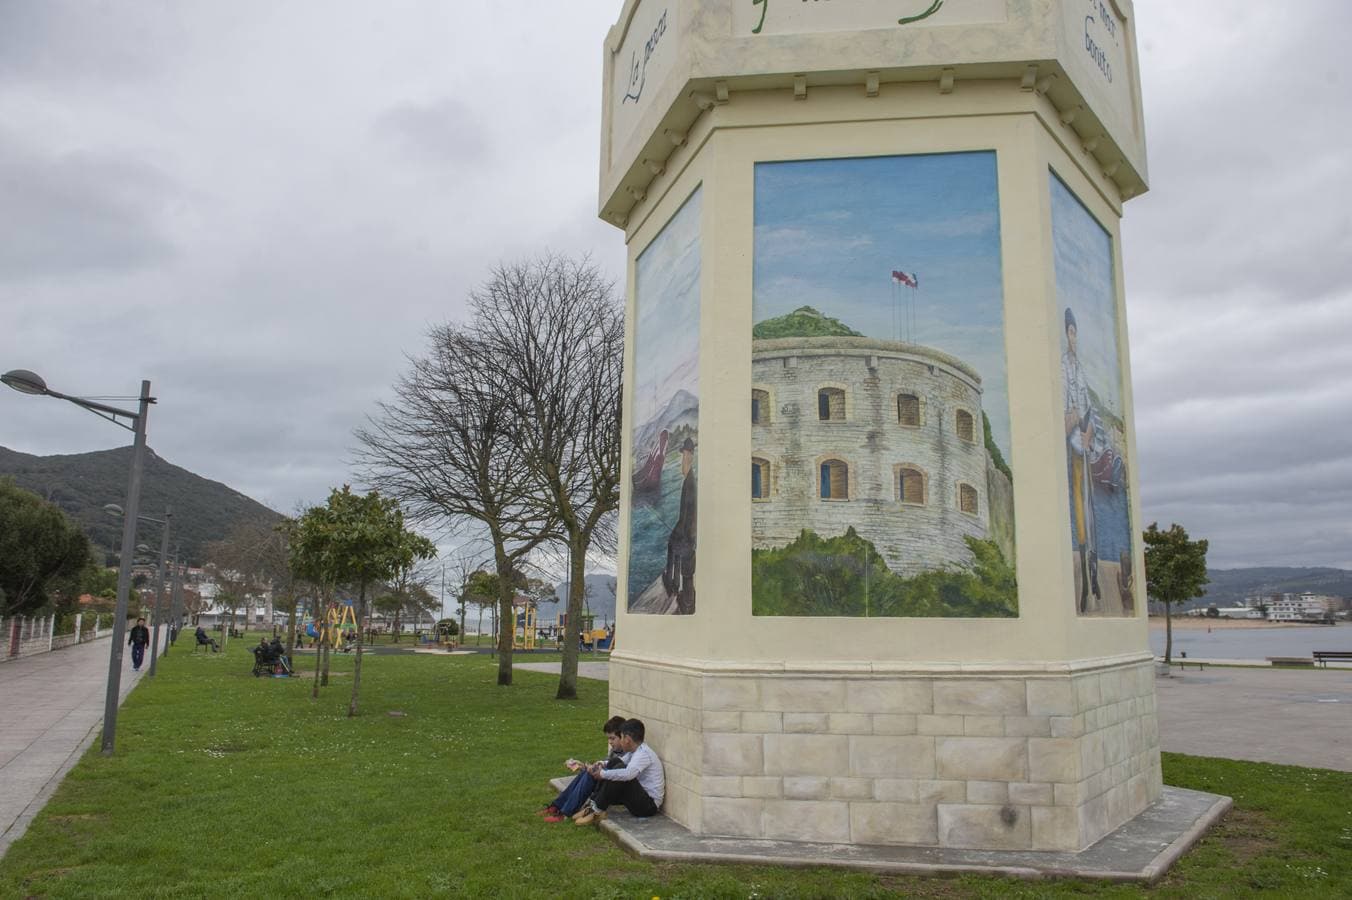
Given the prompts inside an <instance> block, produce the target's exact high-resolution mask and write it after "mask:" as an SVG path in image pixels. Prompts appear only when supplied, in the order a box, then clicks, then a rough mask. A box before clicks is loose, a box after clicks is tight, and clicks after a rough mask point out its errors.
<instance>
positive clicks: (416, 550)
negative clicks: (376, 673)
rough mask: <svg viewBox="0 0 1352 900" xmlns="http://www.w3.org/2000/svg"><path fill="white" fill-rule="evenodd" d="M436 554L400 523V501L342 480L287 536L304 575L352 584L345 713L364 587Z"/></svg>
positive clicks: (355, 691) (357, 687)
mask: <svg viewBox="0 0 1352 900" xmlns="http://www.w3.org/2000/svg"><path fill="white" fill-rule="evenodd" d="M435 554H436V548H435V547H434V546H433V544H432V542H431V541H429V540H428V539H427V538H425V537H423V536H422V535H418V534H414V533H412V532H410V531H408V530H406V529H405V528H404V514H403V512H402V511H401V510H400V509H399V504H398V503H397V502H396V501H394V500H392V499H390V498H387V497H382V496H380V494H379V493H378V492H376V491H371V492H370V493H369V494H365V495H361V494H354V493H352V489H351V488H350V487H348V486H347V485H343V489H342V490H334V491H333V492H332V493H330V494H329V500H328V503H327V504H326V505H324V506H316V507H314V508H312V509H310V510H309V511H308V512H306V513H305V515H303V516H302V517H301V519H300V522H299V523H298V525H297V527H296V530H295V534H294V539H293V541H292V564H293V567H294V568H295V569H296V570H297V572H299V573H303V574H304V576H305V577H306V578H309V579H311V580H315V581H318V582H319V583H325V584H353V585H356V586H357V640H356V651H357V653H356V658H355V659H354V661H353V664H352V699H351V701H350V702H349V703H348V707H347V714H348V716H349V718H350V717H352V716H355V715H356V714H357V699H358V696H359V695H360V692H361V661H362V632H361V626H362V623H363V622H364V621H365V617H366V591H367V588H368V587H370V585H371V584H372V583H373V582H375V581H379V580H383V579H388V578H391V577H392V576H393V575H394V574H395V573H396V572H398V571H399V570H400V569H403V568H407V567H409V566H411V565H412V564H413V562H414V560H418V559H430V558H431V557H432V556H434V555H435Z"/></svg>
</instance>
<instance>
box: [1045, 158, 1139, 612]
mask: <svg viewBox="0 0 1352 900" xmlns="http://www.w3.org/2000/svg"><path fill="white" fill-rule="evenodd" d="M1050 184H1051V194H1052V244H1053V253H1054V258H1055V266H1056V293H1057V300H1058V307H1059V309H1060V310H1061V314H1062V327H1063V332H1062V338H1061V380H1062V388H1063V391H1064V409H1065V435H1066V482H1067V488H1068V494H1069V497H1068V500H1069V506H1070V544H1071V552H1072V557H1073V565H1074V579H1073V580H1074V584H1075V598H1074V601H1073V602H1074V603H1075V610H1076V612H1077V613H1078V614H1080V615H1082V616H1129V615H1133V614H1134V612H1135V608H1136V603H1135V596H1134V594H1135V585H1134V584H1133V580H1132V572H1133V560H1134V558H1135V554H1134V550H1133V539H1134V535H1135V533H1136V532H1135V531H1133V529H1132V527H1131V512H1130V502H1129V492H1128V466H1127V464H1126V461H1125V450H1126V423H1125V421H1124V418H1123V416H1124V414H1125V413H1124V403H1123V398H1122V382H1123V375H1122V365H1121V361H1120V358H1119V349H1118V348H1119V333H1120V329H1119V327H1118V311H1117V292H1116V287H1115V279H1114V275H1113V248H1112V238H1111V237H1110V235H1109V234H1108V232H1107V231H1106V230H1104V228H1103V226H1102V225H1100V224H1099V222H1098V220H1097V219H1095V218H1094V217H1093V216H1092V215H1091V214H1090V212H1089V210H1088V209H1087V208H1086V207H1085V206H1084V204H1082V203H1081V202H1080V201H1079V198H1077V197H1076V196H1075V195H1074V194H1073V193H1071V191H1070V189H1069V188H1067V187H1066V185H1065V184H1064V183H1063V182H1062V181H1061V180H1060V179H1059V178H1057V177H1056V175H1055V174H1052V175H1051V180H1050Z"/></svg>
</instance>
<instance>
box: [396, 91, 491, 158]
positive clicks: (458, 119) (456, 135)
mask: <svg viewBox="0 0 1352 900" xmlns="http://www.w3.org/2000/svg"><path fill="white" fill-rule="evenodd" d="M375 131H376V134H377V135H379V136H381V137H386V138H389V139H390V140H393V141H394V142H395V143H396V144H397V145H398V146H399V147H400V149H402V150H404V151H405V152H407V153H408V154H409V155H410V156H411V157H413V158H414V159H417V160H419V161H423V162H431V163H438V164H446V163H467V162H475V161H477V160H480V159H482V158H483V156H484V154H485V153H486V152H487V150H488V141H487V140H486V138H485V135H484V131H483V126H482V124H481V123H480V122H479V121H478V119H477V117H476V116H475V115H474V112H473V110H471V109H470V108H469V107H467V106H466V105H465V104H463V103H461V102H459V101H458V100H454V99H451V98H444V99H441V100H437V101H435V102H432V103H401V104H399V105H398V106H395V107H393V108H391V109H390V110H388V111H386V112H384V113H382V114H381V115H380V117H379V118H378V119H376V123H375Z"/></svg>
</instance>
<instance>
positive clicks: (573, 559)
mask: <svg viewBox="0 0 1352 900" xmlns="http://www.w3.org/2000/svg"><path fill="white" fill-rule="evenodd" d="M578 544H579V541H577V540H573V541H570V542H569V547H568V624H567V625H566V626H565V627H564V637H563V667H562V669H561V670H560V672H559V690H558V693H556V694H555V695H554V699H556V700H576V699H577V656H578V633H579V632H580V631H581V628H582V601H583V600H584V599H585V598H586V596H587V584H586V582H587V576H586V573H585V571H584V570H585V567H586V564H587V554H586V553H585V552H583V550H582V548H581V547H580V546H578Z"/></svg>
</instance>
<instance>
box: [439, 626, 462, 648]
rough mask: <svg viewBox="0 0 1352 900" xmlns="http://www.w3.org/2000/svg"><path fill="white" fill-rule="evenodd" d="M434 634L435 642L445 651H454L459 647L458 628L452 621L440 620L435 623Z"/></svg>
mask: <svg viewBox="0 0 1352 900" xmlns="http://www.w3.org/2000/svg"><path fill="white" fill-rule="evenodd" d="M434 633H435V635H436V642H437V643H438V644H440V645H441V646H443V647H445V648H446V649H447V650H454V649H455V648H456V647H458V646H460V626H459V625H457V624H456V622H455V620H454V619H442V620H441V621H439V622H437V624H436V627H435V631H434Z"/></svg>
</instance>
